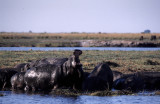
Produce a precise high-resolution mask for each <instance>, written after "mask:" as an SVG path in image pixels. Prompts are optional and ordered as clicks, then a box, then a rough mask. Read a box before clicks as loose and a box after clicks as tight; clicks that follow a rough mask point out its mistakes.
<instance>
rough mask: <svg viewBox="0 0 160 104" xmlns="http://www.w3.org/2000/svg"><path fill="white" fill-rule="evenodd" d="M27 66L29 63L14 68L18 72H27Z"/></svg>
mask: <svg viewBox="0 0 160 104" xmlns="http://www.w3.org/2000/svg"><path fill="white" fill-rule="evenodd" d="M26 65H27V63H21V64H17V65H15V66H14V68H16V69H17V71H18V72H26V70H25V69H26V68H25V66H26Z"/></svg>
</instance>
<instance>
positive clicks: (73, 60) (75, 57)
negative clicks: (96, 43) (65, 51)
mask: <svg viewBox="0 0 160 104" xmlns="http://www.w3.org/2000/svg"><path fill="white" fill-rule="evenodd" d="M81 54H82V51H81V50H77V49H76V50H74V52H73V55H72V56H71V57H70V59H69V60H70V62H71V66H72V67H73V68H76V67H81V66H82V64H81V63H80V60H79V56H80V55H81Z"/></svg>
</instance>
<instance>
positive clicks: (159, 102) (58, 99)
mask: <svg viewBox="0 0 160 104" xmlns="http://www.w3.org/2000/svg"><path fill="white" fill-rule="evenodd" d="M0 94H4V96H2V97H0V104H160V96H158V95H157V96H144V95H141V94H139V95H122V96H105V97H99V96H87V95H81V96H77V97H65V96H54V95H41V94H25V93H20V94H17V93H13V92H11V91H0Z"/></svg>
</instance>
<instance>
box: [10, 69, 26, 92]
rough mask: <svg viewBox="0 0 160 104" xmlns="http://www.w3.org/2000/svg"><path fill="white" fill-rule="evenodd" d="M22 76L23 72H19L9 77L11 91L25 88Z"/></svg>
mask: <svg viewBox="0 0 160 104" xmlns="http://www.w3.org/2000/svg"><path fill="white" fill-rule="evenodd" d="M24 74H25V72H19V73H16V74H15V75H13V76H12V77H11V85H12V89H13V90H14V89H24V87H25V83H24Z"/></svg>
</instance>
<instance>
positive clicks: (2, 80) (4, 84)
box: [0, 68, 17, 89]
mask: <svg viewBox="0 0 160 104" xmlns="http://www.w3.org/2000/svg"><path fill="white" fill-rule="evenodd" d="M13 69H14V68H3V69H0V89H4V88H10V87H11V83H10V80H11V77H12V76H13V75H14V74H16V73H17V71H15V70H13Z"/></svg>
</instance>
